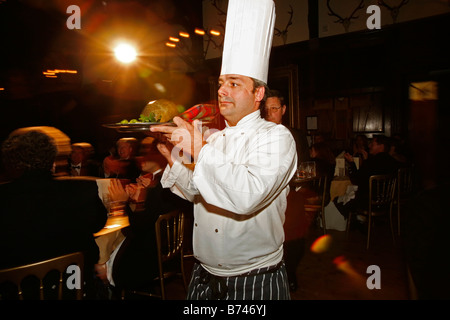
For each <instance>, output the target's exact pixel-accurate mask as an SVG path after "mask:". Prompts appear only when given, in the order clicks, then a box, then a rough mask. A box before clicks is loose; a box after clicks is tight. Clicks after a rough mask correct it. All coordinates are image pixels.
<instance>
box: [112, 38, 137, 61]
mask: <svg viewBox="0 0 450 320" xmlns="http://www.w3.org/2000/svg"><path fill="white" fill-rule="evenodd" d="M114 54H115V55H116V58H117V60H119V61H121V62H123V63H130V62H132V61H133V60H134V59H136V50H135V49H134V48H133V47H132V46H130V45H129V44H125V43H123V44H119V45H118V46H117V47H116V48H115V49H114Z"/></svg>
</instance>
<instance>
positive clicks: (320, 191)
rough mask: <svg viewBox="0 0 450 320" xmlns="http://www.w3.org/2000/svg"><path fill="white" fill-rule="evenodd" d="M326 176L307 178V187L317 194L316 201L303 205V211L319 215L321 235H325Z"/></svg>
mask: <svg viewBox="0 0 450 320" xmlns="http://www.w3.org/2000/svg"><path fill="white" fill-rule="evenodd" d="M327 180H328V179H327V176H326V175H319V176H315V177H313V178H308V187H309V188H310V189H311V190H312V191H314V192H315V193H316V194H317V201H315V202H314V203H307V204H306V205H305V211H316V212H318V213H319V215H320V219H321V220H322V228H323V233H324V234H326V233H327V228H326V223H325V200H326V192H327V183H328V181H327Z"/></svg>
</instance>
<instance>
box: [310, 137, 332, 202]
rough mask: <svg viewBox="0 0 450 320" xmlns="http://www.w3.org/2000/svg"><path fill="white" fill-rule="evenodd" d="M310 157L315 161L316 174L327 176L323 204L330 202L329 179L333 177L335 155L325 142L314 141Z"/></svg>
mask: <svg viewBox="0 0 450 320" xmlns="http://www.w3.org/2000/svg"><path fill="white" fill-rule="evenodd" d="M310 155H311V159H312V160H313V161H314V162H315V163H316V174H317V175H320V176H327V186H326V192H325V194H326V199H325V206H326V205H327V204H328V203H329V202H330V186H331V180H333V178H334V170H335V167H336V157H335V156H334V154H333V151H332V150H331V148H330V147H329V146H328V144H326V143H325V142H317V143H314V144H313V145H312V146H311V148H310Z"/></svg>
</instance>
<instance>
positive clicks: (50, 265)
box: [0, 252, 84, 300]
mask: <svg viewBox="0 0 450 320" xmlns="http://www.w3.org/2000/svg"><path fill="white" fill-rule="evenodd" d="M71 265H77V266H78V267H79V269H78V270H79V277H80V278H79V279H77V280H78V281H76V282H77V283H78V284H79V289H78V288H74V289H73V290H75V291H76V295H75V299H76V300H81V299H82V298H83V291H84V279H83V272H84V255H83V253H81V252H75V253H71V254H67V255H63V256H60V257H56V258H52V259H48V260H45V261H41V262H36V263H32V264H27V265H23V266H18V267H14V268H9V269H3V270H0V283H1V284H5V283H8V282H9V283H11V284H13V285H14V286H15V288H17V296H18V298H19V300H24V291H23V288H22V286H23V283H24V280H26V279H30V277H32V278H37V280H38V281H39V300H47V297H46V296H45V294H44V291H45V289H46V281H45V279H46V276H48V275H49V273H50V272H52V271H57V272H58V273H59V281H58V285H57V299H58V300H63V299H64V297H63V286H64V285H65V283H64V276H65V275H67V274H70V275H71V274H74V275H75V276H77V273H76V272H75V273H73V272H72V271H71V272H68V270H67V268H68V267H69V266H71ZM0 298H1V297H0Z"/></svg>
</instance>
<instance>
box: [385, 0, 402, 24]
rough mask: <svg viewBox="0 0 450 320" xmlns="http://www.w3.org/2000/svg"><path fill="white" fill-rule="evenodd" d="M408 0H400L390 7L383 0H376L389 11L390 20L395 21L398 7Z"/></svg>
mask: <svg viewBox="0 0 450 320" xmlns="http://www.w3.org/2000/svg"><path fill="white" fill-rule="evenodd" d="M408 2H409V0H402V2H400V4H399V5H398V6H394V7H391V6H390V5H388V4H386V3H385V2H384V1H383V0H378V4H379V5H380V6H383V7H386V8H387V9H388V10H389V11H390V12H391V16H392V21H393V22H394V23H395V22H397V17H398V14H399V13H400V8H401V7H403V6H404V5H405V4H407V3H408Z"/></svg>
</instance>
